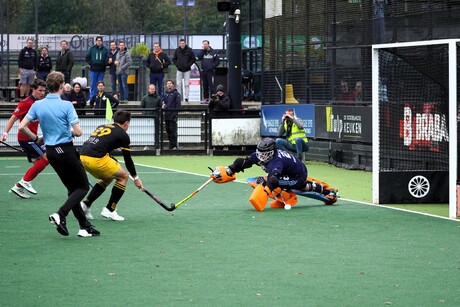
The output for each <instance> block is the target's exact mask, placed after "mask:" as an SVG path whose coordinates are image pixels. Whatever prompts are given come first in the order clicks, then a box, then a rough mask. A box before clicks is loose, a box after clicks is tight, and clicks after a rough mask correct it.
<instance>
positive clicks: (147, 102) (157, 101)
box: [140, 84, 162, 116]
mask: <svg viewBox="0 0 460 307" xmlns="http://www.w3.org/2000/svg"><path fill="white" fill-rule="evenodd" d="M161 105H162V102H161V97H160V96H158V95H157V93H156V90H155V84H150V85H149V93H148V94H147V95H145V96H144V97H142V100H141V105H140V106H141V108H143V109H157V108H161ZM143 114H144V115H154V116H155V115H156V112H155V111H154V110H148V111H143Z"/></svg>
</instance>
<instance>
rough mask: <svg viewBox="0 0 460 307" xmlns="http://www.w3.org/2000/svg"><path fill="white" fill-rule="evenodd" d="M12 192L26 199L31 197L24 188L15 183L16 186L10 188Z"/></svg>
mask: <svg viewBox="0 0 460 307" xmlns="http://www.w3.org/2000/svg"><path fill="white" fill-rule="evenodd" d="M10 193H14V194H16V195H17V196H19V197H20V198H24V199H28V198H30V195H28V194H27V193H26V192H25V191H24V189H23V188H20V187H18V186H17V185H14V187H12V188H11V189H10Z"/></svg>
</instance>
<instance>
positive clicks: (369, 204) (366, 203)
mask: <svg viewBox="0 0 460 307" xmlns="http://www.w3.org/2000/svg"><path fill="white" fill-rule="evenodd" d="M119 162H122V163H124V161H122V160H120V161H119ZM136 165H139V166H142V167H146V168H155V169H160V170H163V171H164V172H139V174H168V173H181V174H189V175H195V176H200V177H209V176H208V175H203V174H198V173H192V172H186V171H181V170H175V169H171V168H165V167H158V166H151V165H145V164H138V163H136ZM55 174H56V173H54V172H52V173H40V175H55ZM22 175H24V173H17V174H11V173H10V174H0V176H22ZM235 182H238V183H244V184H246V181H243V180H235ZM340 199H341V200H345V201H349V202H353V203H357V204H360V205H366V206H372V207H379V208H386V209H391V210H396V211H402V212H408V213H413V214H419V215H424V216H429V217H434V218H439V219H443V220H448V221H456V222H460V219H451V218H448V217H444V216H439V215H434V214H429V213H424V212H417V211H413V210H407V209H401V208H396V207H390V206H383V205H374V204H372V203H368V202H363V201H357V200H353V199H347V198H340Z"/></svg>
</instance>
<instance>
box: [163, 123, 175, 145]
mask: <svg viewBox="0 0 460 307" xmlns="http://www.w3.org/2000/svg"><path fill="white" fill-rule="evenodd" d="M165 128H166V133H167V134H168V140H169V149H173V148H174V147H177V117H175V118H170V119H165Z"/></svg>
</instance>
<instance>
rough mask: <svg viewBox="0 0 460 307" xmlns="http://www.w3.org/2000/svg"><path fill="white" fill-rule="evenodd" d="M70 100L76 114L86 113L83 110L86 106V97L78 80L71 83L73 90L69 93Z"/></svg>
mask: <svg viewBox="0 0 460 307" xmlns="http://www.w3.org/2000/svg"><path fill="white" fill-rule="evenodd" d="M70 101H71V102H72V104H73V106H74V108H75V110H76V111H77V114H78V115H85V114H86V112H85V110H84V109H85V108H86V97H85V93H83V91H82V90H81V84H80V83H78V82H75V83H74V84H73V90H72V93H70Z"/></svg>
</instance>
